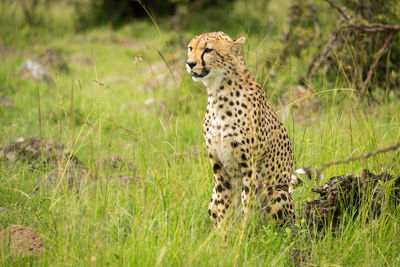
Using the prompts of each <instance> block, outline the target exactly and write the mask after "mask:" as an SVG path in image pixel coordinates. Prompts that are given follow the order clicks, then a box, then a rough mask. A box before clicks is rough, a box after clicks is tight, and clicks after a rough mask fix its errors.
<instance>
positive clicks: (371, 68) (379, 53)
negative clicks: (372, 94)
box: [361, 32, 394, 97]
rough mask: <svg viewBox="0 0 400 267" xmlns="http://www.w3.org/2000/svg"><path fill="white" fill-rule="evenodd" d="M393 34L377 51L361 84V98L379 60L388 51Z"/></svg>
mask: <svg viewBox="0 0 400 267" xmlns="http://www.w3.org/2000/svg"><path fill="white" fill-rule="evenodd" d="M393 36H394V33H393V32H391V33H390V34H389V35H388V36H387V37H386V39H385V43H384V44H383V46H382V47H381V49H380V50H379V51H378V53H377V54H376V57H375V60H374V62H373V63H372V65H371V67H370V69H369V71H368V75H367V78H366V79H365V81H364V83H363V88H362V92H361V97H362V96H364V95H365V94H366V92H367V90H368V85H369V83H370V82H371V78H372V74H373V73H374V71H375V68H376V66H377V65H378V62H379V60H380V59H381V57H382V55H383V54H384V53H385V52H386V51H387V50H388V47H389V44H390V41H391V40H392V39H393Z"/></svg>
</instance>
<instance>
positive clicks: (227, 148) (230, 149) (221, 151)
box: [205, 108, 240, 176]
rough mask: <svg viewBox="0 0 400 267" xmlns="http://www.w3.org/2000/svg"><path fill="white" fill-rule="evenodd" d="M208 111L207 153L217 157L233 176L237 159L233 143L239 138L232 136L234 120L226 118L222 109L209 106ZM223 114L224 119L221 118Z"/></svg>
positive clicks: (236, 167) (236, 168)
mask: <svg viewBox="0 0 400 267" xmlns="http://www.w3.org/2000/svg"><path fill="white" fill-rule="evenodd" d="M210 111H211V112H210V116H209V117H208V120H209V125H208V127H207V128H208V131H207V130H206V132H205V139H206V142H207V149H208V150H209V153H211V154H213V156H216V157H217V159H218V160H219V161H220V162H221V163H222V164H223V166H224V167H225V169H226V170H227V172H228V173H229V174H230V175H231V176H235V173H236V172H237V171H238V160H237V159H236V156H235V148H234V146H233V144H236V143H238V142H239V141H240V140H239V137H237V136H234V131H233V129H232V125H233V124H234V120H233V119H232V118H227V117H226V115H225V112H224V110H220V109H218V108H211V109H210ZM223 116H224V117H225V118H224V119H222V118H223Z"/></svg>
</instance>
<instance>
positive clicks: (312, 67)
mask: <svg viewBox="0 0 400 267" xmlns="http://www.w3.org/2000/svg"><path fill="white" fill-rule="evenodd" d="M342 30H352V31H357V32H360V33H377V32H385V31H386V32H391V33H390V34H394V32H398V31H400V24H394V25H391V24H382V23H370V24H364V23H359V22H354V23H353V22H351V23H346V24H339V26H338V27H336V29H335V30H334V31H333V33H332V34H331V36H330V37H329V39H328V41H327V43H326V45H325V46H324V48H323V49H322V50H321V52H320V53H318V54H317V55H316V56H315V57H314V58H313V59H312V60H311V62H310V64H309V65H308V69H307V78H308V79H309V80H311V79H312V78H313V76H314V75H315V73H316V72H317V71H318V70H319V68H320V67H321V64H322V63H323V62H324V60H325V59H326V56H327V54H328V53H329V51H330V50H331V49H332V48H333V47H334V42H335V41H336V39H337V37H338V34H339V33H340V32H341V31H342ZM391 39H392V38H390V39H389V41H388V42H390V40H391ZM384 51H386V49H385V50H384ZM384 51H383V52H382V54H383V53H384Z"/></svg>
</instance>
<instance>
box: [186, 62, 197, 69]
mask: <svg viewBox="0 0 400 267" xmlns="http://www.w3.org/2000/svg"><path fill="white" fill-rule="evenodd" d="M186 64H187V65H188V66H189V68H191V69H193V67H194V66H196V64H197V63H196V62H189V61H188V62H186Z"/></svg>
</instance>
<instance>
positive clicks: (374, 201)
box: [305, 170, 400, 230]
mask: <svg viewBox="0 0 400 267" xmlns="http://www.w3.org/2000/svg"><path fill="white" fill-rule="evenodd" d="M389 182H393V184H394V191H393V193H392V194H386V193H387V192H386V188H385V187H384V184H386V183H389ZM311 191H312V192H315V193H318V194H319V195H320V197H321V198H320V199H314V200H311V201H307V202H306V203H305V219H306V221H307V223H309V224H310V225H311V226H315V227H316V228H317V229H319V230H320V229H322V228H323V227H324V226H328V225H329V224H331V225H332V229H334V230H335V229H337V227H338V225H339V223H340V220H341V218H342V216H343V214H344V213H345V212H346V211H347V210H349V209H352V208H355V209H356V210H355V216H357V215H358V214H359V211H360V209H361V208H363V204H366V203H368V204H369V205H370V209H371V212H372V213H371V214H373V215H375V216H379V215H380V214H381V212H382V208H383V207H384V205H385V203H387V202H386V201H389V202H388V203H391V204H394V205H397V204H399V200H400V175H399V176H397V178H394V177H393V176H391V175H390V174H388V173H386V172H384V173H381V174H377V175H375V174H374V173H372V172H369V171H367V170H364V171H363V173H362V175H361V177H357V176H354V175H353V174H350V175H346V176H336V177H332V178H331V179H330V180H329V181H328V182H327V183H325V184H324V185H322V186H321V187H318V188H312V189H311ZM387 197H389V199H387Z"/></svg>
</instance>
